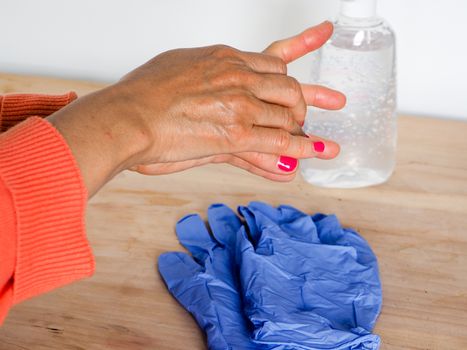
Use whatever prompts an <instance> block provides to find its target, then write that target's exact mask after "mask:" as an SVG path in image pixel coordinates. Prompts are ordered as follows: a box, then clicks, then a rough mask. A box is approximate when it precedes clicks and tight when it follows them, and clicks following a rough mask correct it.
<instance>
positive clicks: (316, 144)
mask: <svg viewBox="0 0 467 350" xmlns="http://www.w3.org/2000/svg"><path fill="white" fill-rule="evenodd" d="M313 148H314V149H315V151H316V152H318V153H323V152H324V149H325V148H326V147H325V145H324V142H321V141H317V142H313Z"/></svg>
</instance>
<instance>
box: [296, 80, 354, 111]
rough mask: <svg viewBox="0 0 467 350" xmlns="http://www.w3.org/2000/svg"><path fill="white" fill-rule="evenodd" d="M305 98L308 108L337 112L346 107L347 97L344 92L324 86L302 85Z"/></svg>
mask: <svg viewBox="0 0 467 350" xmlns="http://www.w3.org/2000/svg"><path fill="white" fill-rule="evenodd" d="M301 88H302V92H303V97H304V99H305V102H306V104H307V105H308V106H315V107H318V108H323V109H330V110H336V109H341V108H343V107H344V106H345V103H346V97H345V95H344V94H343V93H342V92H339V91H336V90H333V89H329V88H327V87H324V86H319V85H310V84H302V85H301Z"/></svg>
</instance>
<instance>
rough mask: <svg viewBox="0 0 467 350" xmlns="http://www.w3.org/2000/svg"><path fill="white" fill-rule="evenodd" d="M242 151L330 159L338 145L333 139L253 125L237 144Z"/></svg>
mask: <svg viewBox="0 0 467 350" xmlns="http://www.w3.org/2000/svg"><path fill="white" fill-rule="evenodd" d="M238 147H239V148H242V149H243V150H244V151H253V152H259V153H269V154H282V155H285V156H288V157H292V158H297V159H302V158H314V157H317V156H318V155H319V157H320V158H322V159H331V158H334V157H336V156H337V154H338V153H339V150H340V149H339V145H338V144H337V143H335V142H333V141H330V140H325V139H321V138H318V137H316V136H309V137H305V136H295V135H291V134H290V133H289V132H287V131H285V130H282V129H271V128H263V127H256V126H255V127H253V128H252V130H251V134H250V136H249V137H248V138H246V139H245V140H244V142H243V143H242V144H239V145H238Z"/></svg>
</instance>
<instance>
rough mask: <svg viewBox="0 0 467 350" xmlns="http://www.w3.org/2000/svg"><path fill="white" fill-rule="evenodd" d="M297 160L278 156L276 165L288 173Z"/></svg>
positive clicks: (294, 166) (295, 165)
mask: <svg viewBox="0 0 467 350" xmlns="http://www.w3.org/2000/svg"><path fill="white" fill-rule="evenodd" d="M297 164H298V160H297V159H295V158H292V157H286V156H280V157H279V161H278V162H277V167H278V168H279V169H281V170H283V171H286V172H288V173H290V172H291V171H294V170H295V168H296V167H297Z"/></svg>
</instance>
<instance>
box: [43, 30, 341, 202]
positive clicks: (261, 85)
mask: <svg viewBox="0 0 467 350" xmlns="http://www.w3.org/2000/svg"><path fill="white" fill-rule="evenodd" d="M331 33H332V25H331V24H330V23H327V22H325V23H324V24H321V25H320V26H317V27H315V28H312V29H310V30H308V31H305V32H304V33H302V34H301V35H299V36H296V37H294V38H291V39H287V40H285V41H279V42H276V43H274V44H272V45H271V46H270V47H269V48H268V49H266V51H265V53H263V54H259V53H249V52H242V51H239V50H236V49H233V48H230V47H226V46H212V47H205V48H196V49H179V50H173V51H168V52H165V53H163V54H161V55H159V56H157V57H155V58H154V59H152V60H150V61H149V62H147V63H146V64H144V65H143V66H141V67H139V68H137V69H136V70H134V71H133V72H131V73H129V74H128V75H127V76H125V77H124V78H123V79H122V80H121V81H119V82H118V83H116V84H114V85H112V86H110V87H108V88H106V89H103V90H100V91H98V92H95V93H93V94H90V95H87V96H85V97H83V98H80V99H78V100H77V101H75V102H74V103H72V104H71V105H69V106H67V107H66V108H64V109H62V110H60V111H59V112H57V113H55V114H53V115H52V116H51V117H49V121H50V122H52V123H53V124H54V125H55V127H56V128H57V129H58V130H59V131H60V132H61V133H62V135H63V136H64V137H65V139H66V140H67V142H68V144H69V145H70V148H71V150H72V152H73V153H74V155H75V157H76V159H77V161H78V165H79V166H80V169H81V172H82V174H83V177H84V181H85V183H86V186H87V188H88V192H89V194H90V196H91V195H92V194H94V193H95V192H96V191H97V189H98V188H100V187H101V186H102V185H103V184H104V183H105V182H107V181H108V180H109V179H110V178H112V177H113V176H114V175H115V174H117V173H118V172H119V171H121V170H124V169H127V168H133V169H135V168H136V170H138V171H140V172H142V173H151V174H161V173H169V172H174V171H180V170H183V169H186V168H189V167H192V166H196V165H200V164H204V163H207V162H229V163H231V164H234V165H236V166H239V167H242V168H246V169H247V170H250V171H252V172H254V173H257V174H259V175H262V176H265V177H268V178H271V179H275V180H284V178H283V176H284V175H282V174H286V173H287V172H286V171H283V170H280V169H279V168H278V164H280V163H281V162H282V163H283V166H282V169H285V168H286V167H287V165H288V164H286V163H287V162H285V163H284V160H289V161H290V159H291V158H293V159H292V160H291V162H293V161H294V159H299V158H309V157H314V156H320V157H321V158H332V157H334V156H335V155H336V154H337V153H338V146H337V145H336V144H335V143H333V142H331V141H326V140H319V139H318V138H316V137H310V138H307V137H306V136H304V135H303V134H302V132H301V129H300V126H301V125H302V124H303V121H304V118H305V113H306V105H307V104H313V105H316V106H319V107H325V108H339V107H342V106H343V104H344V103H345V97H344V96H343V95H342V94H340V93H338V92H335V91H332V90H329V89H325V88H322V87H315V86H304V85H302V86H301V85H300V84H299V83H298V82H297V81H296V80H295V79H293V78H291V77H288V76H287V75H286V63H288V62H289V61H291V60H293V59H295V58H297V57H299V56H301V55H303V54H305V53H306V52H309V51H311V50H313V49H315V48H317V47H319V46H320V45H322V44H323V43H324V42H325V41H326V40H327V39H328V38H329V36H330V35H331ZM318 140H319V141H318ZM315 142H322V143H318V144H317V143H315ZM316 145H317V146H318V147H316ZM322 146H324V151H323V150H322V148H323V147H322ZM280 155H284V156H287V158H282V159H280ZM290 157H291V158H290ZM295 167H296V166H295ZM291 170H292V173H293V170H294V169H291ZM285 176H287V175H285ZM288 176H289V178H291V177H293V174H292V175H288ZM289 178H287V179H289Z"/></svg>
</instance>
